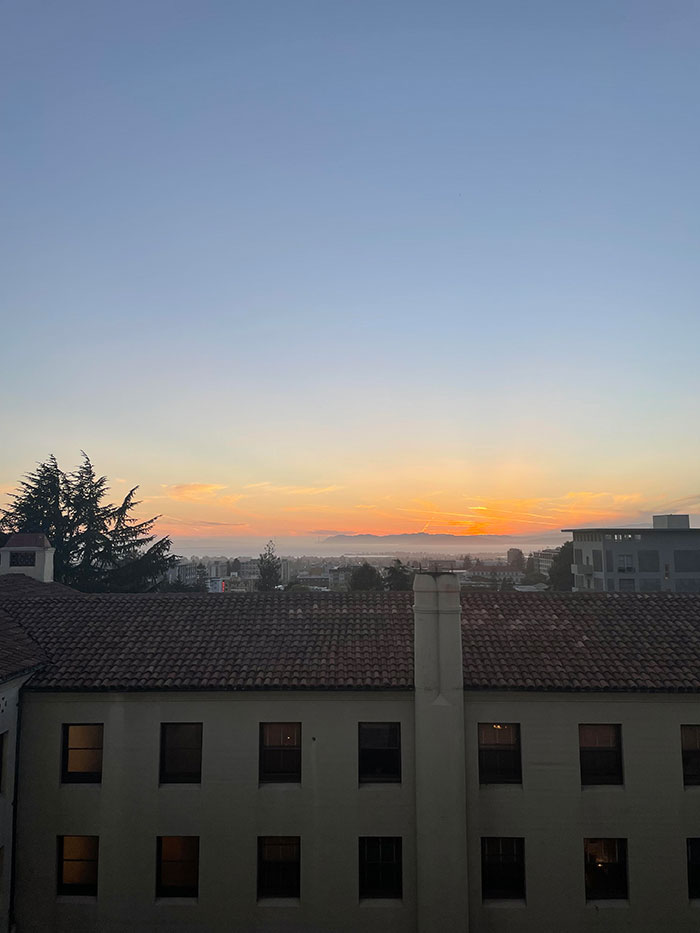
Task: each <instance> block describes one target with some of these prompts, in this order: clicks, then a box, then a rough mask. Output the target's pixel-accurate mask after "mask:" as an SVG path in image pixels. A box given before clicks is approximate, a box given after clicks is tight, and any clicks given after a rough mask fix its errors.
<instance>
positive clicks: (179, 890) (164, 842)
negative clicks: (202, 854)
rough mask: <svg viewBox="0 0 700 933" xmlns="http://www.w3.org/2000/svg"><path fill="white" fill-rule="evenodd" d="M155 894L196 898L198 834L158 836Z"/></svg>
mask: <svg viewBox="0 0 700 933" xmlns="http://www.w3.org/2000/svg"><path fill="white" fill-rule="evenodd" d="M157 854H158V874H157V877H156V895H157V896H159V897H196V896H197V893H198V884H199V837H198V836H160V837H159V838H158V847H157Z"/></svg>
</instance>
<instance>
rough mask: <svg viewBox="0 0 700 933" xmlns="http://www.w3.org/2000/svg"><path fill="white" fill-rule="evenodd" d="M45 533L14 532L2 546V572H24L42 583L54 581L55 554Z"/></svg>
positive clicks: (0, 555)
mask: <svg viewBox="0 0 700 933" xmlns="http://www.w3.org/2000/svg"><path fill="white" fill-rule="evenodd" d="M55 550H56V549H55V548H52V547H51V544H50V543H49V539H48V538H47V537H46V535H44V534H33V533H30V534H27V533H22V534H12V535H10V537H9V538H8V539H7V541H6V542H5V544H4V546H3V547H1V548H0V573H23V574H24V575H25V576H27V577H31V578H32V579H33V580H39V582H40V583H53V555H54V551H55Z"/></svg>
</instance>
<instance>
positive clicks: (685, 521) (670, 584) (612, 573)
mask: <svg viewBox="0 0 700 933" xmlns="http://www.w3.org/2000/svg"><path fill="white" fill-rule="evenodd" d="M562 530H563V531H566V532H570V533H573V540H574V562H573V564H572V565H571V572H572V574H573V575H574V587H573V588H574V592H579V593H580V592H586V591H588V590H594V591H598V592H608V593H658V592H671V593H700V528H691V527H690V517H689V516H688V515H654V517H653V527H652V528H564V529H562Z"/></svg>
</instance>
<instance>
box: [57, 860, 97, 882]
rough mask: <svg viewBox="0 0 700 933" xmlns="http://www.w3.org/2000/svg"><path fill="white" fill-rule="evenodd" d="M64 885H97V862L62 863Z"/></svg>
mask: <svg viewBox="0 0 700 933" xmlns="http://www.w3.org/2000/svg"><path fill="white" fill-rule="evenodd" d="M63 883H64V884H97V862H65V861H64V863H63Z"/></svg>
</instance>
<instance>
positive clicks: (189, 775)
mask: <svg viewBox="0 0 700 933" xmlns="http://www.w3.org/2000/svg"><path fill="white" fill-rule="evenodd" d="M201 780H202V724H201V722H162V723H161V724H160V783H161V784H199V782H200V781H201Z"/></svg>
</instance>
